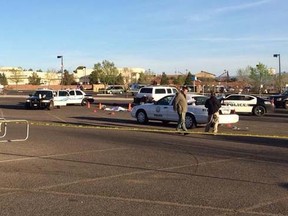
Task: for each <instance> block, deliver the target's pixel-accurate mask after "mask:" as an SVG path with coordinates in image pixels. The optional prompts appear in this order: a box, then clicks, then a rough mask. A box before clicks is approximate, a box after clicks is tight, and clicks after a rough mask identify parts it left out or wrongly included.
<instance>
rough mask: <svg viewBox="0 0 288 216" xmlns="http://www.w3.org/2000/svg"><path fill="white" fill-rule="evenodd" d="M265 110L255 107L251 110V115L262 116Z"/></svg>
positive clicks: (261, 107)
mask: <svg viewBox="0 0 288 216" xmlns="http://www.w3.org/2000/svg"><path fill="white" fill-rule="evenodd" d="M265 112H266V110H265V107H263V106H255V107H254V108H253V114H254V115H256V116H263V115H264V114H265Z"/></svg>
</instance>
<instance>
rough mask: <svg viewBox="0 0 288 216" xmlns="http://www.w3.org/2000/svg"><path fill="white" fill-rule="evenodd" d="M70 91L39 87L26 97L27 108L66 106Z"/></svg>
mask: <svg viewBox="0 0 288 216" xmlns="http://www.w3.org/2000/svg"><path fill="white" fill-rule="evenodd" d="M68 96H69V93H68V92H67V91H66V90H58V91H55V90H51V89H39V90H37V91H35V92H34V93H33V94H30V95H29V97H28V98H27V99H26V102H25V108H26V109H31V108H36V109H48V110H50V109H53V108H54V107H58V108H60V107H61V106H66V103H67V100H68Z"/></svg>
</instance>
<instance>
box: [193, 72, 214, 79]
mask: <svg viewBox="0 0 288 216" xmlns="http://www.w3.org/2000/svg"><path fill="white" fill-rule="evenodd" d="M195 76H196V77H197V78H205V79H215V78H216V75H215V74H212V73H209V72H206V71H201V72H199V73H196V74H195Z"/></svg>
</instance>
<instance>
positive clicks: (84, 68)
mask: <svg viewBox="0 0 288 216" xmlns="http://www.w3.org/2000/svg"><path fill="white" fill-rule="evenodd" d="M83 70H84V80H85V82H84V84H87V77H86V67H85V66H83Z"/></svg>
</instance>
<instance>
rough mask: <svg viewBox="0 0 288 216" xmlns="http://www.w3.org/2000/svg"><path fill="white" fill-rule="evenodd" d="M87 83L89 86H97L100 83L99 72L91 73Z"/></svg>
mask: <svg viewBox="0 0 288 216" xmlns="http://www.w3.org/2000/svg"><path fill="white" fill-rule="evenodd" d="M89 82H90V83H91V84H98V83H99V82H100V77H99V72H98V71H92V72H91V74H90V75H89Z"/></svg>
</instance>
